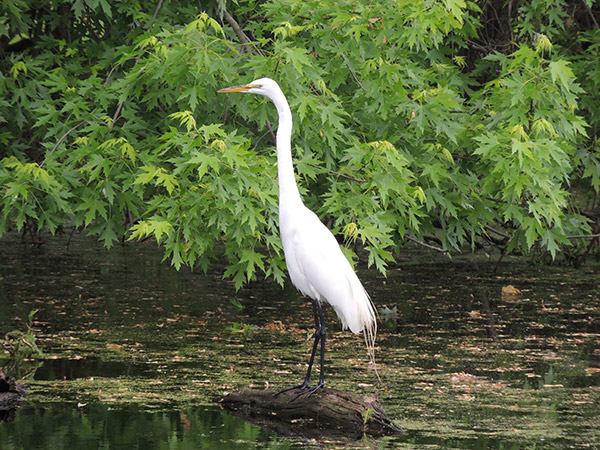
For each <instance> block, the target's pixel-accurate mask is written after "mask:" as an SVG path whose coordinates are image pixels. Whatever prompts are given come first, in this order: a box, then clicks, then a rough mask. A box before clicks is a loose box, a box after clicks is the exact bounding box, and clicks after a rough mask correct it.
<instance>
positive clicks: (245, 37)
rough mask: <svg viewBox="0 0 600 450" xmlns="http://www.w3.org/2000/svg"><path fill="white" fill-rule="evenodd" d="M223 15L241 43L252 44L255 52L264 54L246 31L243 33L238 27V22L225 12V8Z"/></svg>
mask: <svg viewBox="0 0 600 450" xmlns="http://www.w3.org/2000/svg"><path fill="white" fill-rule="evenodd" d="M223 17H224V18H225V20H226V21H227V23H228V24H229V25H231V28H233V31H234V32H235V34H236V35H237V37H238V39H239V40H240V42H241V43H242V45H250V46H252V48H253V49H254V51H255V52H256V53H258V54H259V55H260V56H265V54H264V52H263V51H262V50H261V49H260V48H258V47H257V46H256V45H254V44H253V43H252V41H251V40H250V38H249V37H248V35H247V34H246V33H244V30H243V29H242V27H240V24H239V23H237V21H236V20H235V19H234V18H233V17H232V16H231V14H229V13H228V12H227V10H224V11H223Z"/></svg>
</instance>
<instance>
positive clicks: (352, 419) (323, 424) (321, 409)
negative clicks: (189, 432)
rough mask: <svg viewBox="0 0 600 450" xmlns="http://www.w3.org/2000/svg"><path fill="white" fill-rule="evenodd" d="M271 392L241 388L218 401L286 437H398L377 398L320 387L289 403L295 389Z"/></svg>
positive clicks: (393, 425) (397, 431)
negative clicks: (307, 395) (310, 393)
mask: <svg viewBox="0 0 600 450" xmlns="http://www.w3.org/2000/svg"><path fill="white" fill-rule="evenodd" d="M276 392H277V391H274V390H272V389H265V390H262V389H261V390H259V389H243V390H241V391H238V392H233V393H230V394H226V395H225V396H223V397H222V398H220V399H218V402H219V404H220V405H221V407H223V408H224V409H225V410H227V411H229V412H232V413H234V414H236V415H238V416H241V417H242V418H244V419H245V420H248V421H250V422H255V423H258V424H259V425H262V426H265V427H267V428H271V429H274V430H275V431H277V432H279V433H282V434H286V435H302V436H307V437H312V438H318V437H332V436H345V437H354V438H360V437H362V436H363V435H364V434H368V435H371V436H374V437H380V436H385V435H393V434H401V433H403V432H404V430H403V429H402V428H401V427H399V426H398V425H396V424H395V423H394V422H393V421H392V420H391V419H390V418H389V417H388V416H387V415H386V413H385V412H384V411H383V408H382V407H381V404H380V403H379V400H378V396H377V395H376V394H375V395H366V396H361V395H358V394H354V393H351V392H345V391H338V390H336V389H329V388H322V389H319V390H318V391H317V392H315V393H314V394H313V395H312V396H310V397H308V398H306V397H305V396H301V397H299V398H298V399H296V400H294V401H290V400H291V399H292V398H293V397H294V395H295V394H296V392H297V390H290V391H287V392H283V393H281V394H279V395H277V396H274V394H275V393H276Z"/></svg>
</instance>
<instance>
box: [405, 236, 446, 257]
mask: <svg viewBox="0 0 600 450" xmlns="http://www.w3.org/2000/svg"><path fill="white" fill-rule="evenodd" d="M404 238H405V239H408V240H409V241H413V242H415V243H416V244H419V245H421V246H423V247H426V248H429V249H431V250H435V251H436V252H440V253H443V254H444V255H447V254H448V253H449V252H448V250H444V249H443V248H440V247H436V246H435V245H431V244H427V243H425V242H423V241H420V240H418V239H416V238H414V237H412V236H409V235H408V234H405V235H404Z"/></svg>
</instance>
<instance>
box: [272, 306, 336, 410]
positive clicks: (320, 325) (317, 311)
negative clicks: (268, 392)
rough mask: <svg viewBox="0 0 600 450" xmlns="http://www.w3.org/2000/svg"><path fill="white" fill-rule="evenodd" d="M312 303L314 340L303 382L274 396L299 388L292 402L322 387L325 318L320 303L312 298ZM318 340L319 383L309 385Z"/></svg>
mask: <svg viewBox="0 0 600 450" xmlns="http://www.w3.org/2000/svg"><path fill="white" fill-rule="evenodd" d="M312 305H313V315H314V317H315V340H314V342H313V348H312V352H311V354H310V360H309V362H308V370H307V371H306V377H305V378H304V382H303V383H302V384H298V385H296V386H291V387H288V388H285V389H282V390H280V391H277V392H276V393H275V394H274V396H277V395H279V394H281V393H283V392H287V391H291V390H294V389H299V392H298V393H296V395H295V396H294V397H293V398H292V399H291V400H290V402H293V401H294V400H296V399H297V398H298V397H300V396H302V395H304V394H307V398H308V397H310V396H311V395H312V394H314V393H315V391H317V390H318V389H320V388H322V387H323V385H324V384H325V383H324V377H325V337H326V334H327V330H326V328H325V320H324V318H323V309H322V308H321V303H320V302H318V301H317V300H313V301H312ZM319 342H321V361H320V366H321V371H320V372H321V373H320V374H319V383H318V384H316V385H315V386H310V385H309V382H310V374H311V372H312V366H313V363H314V361H315V355H316V353H317V346H318V345H319Z"/></svg>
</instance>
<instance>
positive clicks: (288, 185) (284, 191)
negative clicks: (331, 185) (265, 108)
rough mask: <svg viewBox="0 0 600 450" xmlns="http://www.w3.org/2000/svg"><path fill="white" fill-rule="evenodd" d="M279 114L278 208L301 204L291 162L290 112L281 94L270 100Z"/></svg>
mask: <svg viewBox="0 0 600 450" xmlns="http://www.w3.org/2000/svg"><path fill="white" fill-rule="evenodd" d="M271 101H272V102H273V104H274V105H275V107H276V108H277V113H278V114H279V125H278V126H277V172H278V178H279V207H280V208H281V206H282V205H290V204H292V203H295V202H300V203H302V199H301V198H300V193H299V192H298V185H297V184H296V177H295V175H294V164H293V162H292V112H291V111H290V106H289V105H288V102H287V100H286V99H285V96H284V95H283V92H281V91H279V92H278V93H277V94H276V95H274V96H273V97H272V98H271Z"/></svg>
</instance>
